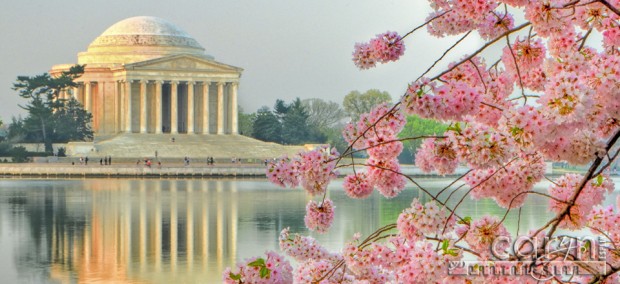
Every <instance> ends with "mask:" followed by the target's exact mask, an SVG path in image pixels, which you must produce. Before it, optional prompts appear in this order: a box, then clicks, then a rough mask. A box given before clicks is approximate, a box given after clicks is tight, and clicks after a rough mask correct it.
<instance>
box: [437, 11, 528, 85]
mask: <svg viewBox="0 0 620 284" xmlns="http://www.w3.org/2000/svg"><path fill="white" fill-rule="evenodd" d="M529 25H531V23H530V22H525V23H523V24H521V25H520V26H518V27H515V28H513V29H511V30H508V31H506V32H505V33H503V34H501V35H499V36H497V37H496V38H494V39H493V40H491V41H489V42H487V43H485V44H484V45H483V46H482V47H480V48H478V50H476V51H474V53H472V54H471V55H469V56H467V57H465V58H463V59H461V61H459V62H457V63H456V64H455V65H454V66H452V67H451V68H448V69H446V70H445V71H443V72H441V73H439V74H438V75H437V76H435V77H433V78H432V79H431V81H434V80H437V79H438V78H441V76H443V75H445V74H447V73H449V72H450V71H452V70H453V69H454V68H456V67H458V66H460V65H461V64H463V63H465V62H467V61H469V60H470V59H472V58H474V57H476V56H477V55H478V54H480V53H481V52H482V51H484V50H486V49H487V48H488V47H489V46H491V45H493V44H494V43H496V42H497V41H498V40H500V39H502V38H503V37H505V36H507V35H510V34H512V33H514V32H517V31H520V30H522V29H523V28H525V27H527V26H529Z"/></svg>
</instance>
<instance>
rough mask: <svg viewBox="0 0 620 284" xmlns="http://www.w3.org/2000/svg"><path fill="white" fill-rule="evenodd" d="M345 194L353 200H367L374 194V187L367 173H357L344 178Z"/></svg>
mask: <svg viewBox="0 0 620 284" xmlns="http://www.w3.org/2000/svg"><path fill="white" fill-rule="evenodd" d="M342 187H343V188H344V192H345V193H346V194H347V195H348V196H349V197H351V198H366V197H368V196H370V195H371V194H372V191H373V185H372V184H371V183H370V181H369V180H368V176H367V175H366V173H360V172H358V173H355V174H351V175H348V176H346V177H345V178H344V182H343V184H342Z"/></svg>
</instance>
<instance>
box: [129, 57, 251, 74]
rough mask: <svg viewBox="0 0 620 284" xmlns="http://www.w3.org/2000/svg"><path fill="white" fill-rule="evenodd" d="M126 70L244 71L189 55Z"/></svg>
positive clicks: (135, 64) (131, 65) (130, 67)
mask: <svg viewBox="0 0 620 284" xmlns="http://www.w3.org/2000/svg"><path fill="white" fill-rule="evenodd" d="M124 67H125V69H133V70H166V71H174V70H179V71H199V72H233V73H241V71H243V69H241V68H239V67H235V66H231V65H227V64H224V63H220V62H217V61H215V60H212V59H211V58H207V57H200V56H195V55H189V54H187V55H186V54H181V55H172V56H166V57H161V58H156V59H151V60H146V61H140V62H134V63H130V64H125V66H124Z"/></svg>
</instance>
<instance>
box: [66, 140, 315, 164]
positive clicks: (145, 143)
mask: <svg viewBox="0 0 620 284" xmlns="http://www.w3.org/2000/svg"><path fill="white" fill-rule="evenodd" d="M173 139H174V142H173ZM301 150H304V146H284V145H280V144H277V143H271V142H263V141H260V140H256V139H253V138H250V137H246V136H242V135H203V134H193V135H187V134H177V135H172V134H119V135H116V136H111V137H105V138H103V137H101V138H99V139H95V141H94V142H93V144H92V149H90V150H89V151H88V152H86V153H84V152H82V153H80V152H79V151H76V152H74V153H68V154H70V155H71V156H73V157H80V156H84V155H87V156H88V157H92V158H97V157H105V156H112V157H113V158H115V159H116V160H118V159H129V158H131V159H134V158H146V157H149V158H153V157H155V152H156V151H157V154H158V157H159V158H160V159H166V158H175V159H176V158H181V159H182V158H183V157H186V156H187V157H190V158H192V159H195V158H206V157H214V158H216V159H220V160H221V159H229V160H230V158H232V157H235V158H241V159H259V160H262V159H269V158H275V157H280V156H282V155H283V154H288V155H293V154H295V153H298V152H299V151H301Z"/></svg>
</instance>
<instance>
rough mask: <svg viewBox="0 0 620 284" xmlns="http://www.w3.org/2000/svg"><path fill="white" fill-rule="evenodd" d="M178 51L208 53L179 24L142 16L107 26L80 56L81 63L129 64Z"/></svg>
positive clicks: (182, 52) (202, 54)
mask: <svg viewBox="0 0 620 284" xmlns="http://www.w3.org/2000/svg"><path fill="white" fill-rule="evenodd" d="M175 54H193V55H199V56H205V54H204V48H203V47H202V46H201V45H200V44H199V43H198V42H197V41H196V40H195V39H194V38H192V37H191V36H190V35H189V34H187V33H186V32H185V31H183V30H182V29H180V28H179V27H177V26H176V25H174V24H172V23H170V22H168V21H166V20H164V19H161V18H157V17H150V16H139V17H132V18H128V19H124V20H122V21H120V22H117V23H116V24H114V25H112V26H110V27H109V28H108V29H106V30H105V31H104V32H103V33H102V34H101V35H100V36H98V37H97V38H96V39H95V40H94V41H93V42H92V43H91V44H90V45H89V46H88V51H86V52H82V53H80V54H79V55H78V63H80V64H93V63H97V64H111V63H116V64H126V63H131V62H137V61H143V60H148V59H153V58H158V57H163V56H168V55H175ZM207 57H209V56H207Z"/></svg>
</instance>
